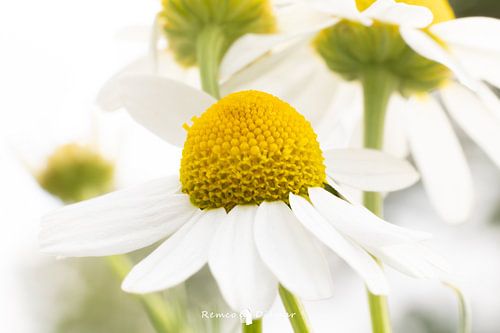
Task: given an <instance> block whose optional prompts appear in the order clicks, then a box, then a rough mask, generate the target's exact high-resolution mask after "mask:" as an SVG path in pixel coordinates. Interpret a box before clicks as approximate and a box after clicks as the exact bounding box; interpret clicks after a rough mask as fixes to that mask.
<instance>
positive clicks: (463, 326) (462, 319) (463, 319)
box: [445, 283, 472, 333]
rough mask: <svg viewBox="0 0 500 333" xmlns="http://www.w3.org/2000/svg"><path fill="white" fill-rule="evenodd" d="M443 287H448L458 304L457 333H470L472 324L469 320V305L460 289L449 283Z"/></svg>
mask: <svg viewBox="0 0 500 333" xmlns="http://www.w3.org/2000/svg"><path fill="white" fill-rule="evenodd" d="M445 286H447V287H449V288H450V289H451V290H453V292H454V293H455V296H456V297H457V302H458V333H470V332H471V331H472V324H471V319H470V309H469V304H468V302H467V300H466V298H465V296H464V294H463V293H462V291H461V290H460V288H458V287H456V286H454V285H452V284H451V283H445Z"/></svg>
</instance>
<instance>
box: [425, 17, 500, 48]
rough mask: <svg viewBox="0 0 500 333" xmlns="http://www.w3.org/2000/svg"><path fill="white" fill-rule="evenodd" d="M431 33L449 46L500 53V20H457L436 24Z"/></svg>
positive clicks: (467, 18) (485, 18) (482, 18)
mask: <svg viewBox="0 0 500 333" xmlns="http://www.w3.org/2000/svg"><path fill="white" fill-rule="evenodd" d="M430 31H431V32H432V33H434V34H435V35H436V36H437V37H439V38H440V39H442V40H443V41H444V42H445V43H447V44H452V45H460V46H464V47H467V48H470V49H476V50H485V51H486V50H490V51H495V52H500V43H498V36H500V20H499V19H496V18H490V17H463V18H457V19H454V20H450V21H445V22H441V23H438V24H434V25H432V27H430Z"/></svg>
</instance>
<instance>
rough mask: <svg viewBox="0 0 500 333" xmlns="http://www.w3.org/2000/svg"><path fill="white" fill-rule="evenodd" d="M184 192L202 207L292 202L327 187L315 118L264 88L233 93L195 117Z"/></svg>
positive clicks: (187, 147) (184, 161)
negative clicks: (290, 199)
mask: <svg viewBox="0 0 500 333" xmlns="http://www.w3.org/2000/svg"><path fill="white" fill-rule="evenodd" d="M180 178H181V183H182V190H183V192H185V193H187V194H189V196H190V198H191V202H192V203H193V204H194V205H196V206H198V207H200V208H202V209H205V208H219V207H224V208H225V209H226V210H230V209H232V208H233V207H234V206H236V205H245V204H260V203H261V202H263V201H277V200H280V201H284V202H288V196H289V193H290V192H292V193H295V194H300V195H307V188H309V187H315V186H323V183H324V182H325V179H326V174H325V166H324V164H323V155H322V152H321V149H320V147H319V144H318V141H317V139H316V134H315V133H314V131H313V129H312V127H311V125H310V123H309V122H308V121H307V120H306V119H305V118H304V117H303V116H302V115H301V114H299V113H298V112H297V111H296V110H295V109H294V108H293V107H291V106H290V105H289V104H287V103H285V102H283V101H281V100H280V99H278V98H276V97H274V96H272V95H269V94H266V93H263V92H259V91H243V92H238V93H233V94H231V95H228V96H226V97H224V98H223V99H221V100H220V101H218V102H217V103H215V104H214V105H212V106H211V107H210V108H208V110H206V111H205V112H204V113H203V114H202V115H201V116H200V117H199V118H195V119H194V120H193V125H192V126H191V127H190V128H188V135H187V139H186V142H185V144H184V150H183V152H182V160H181V170H180Z"/></svg>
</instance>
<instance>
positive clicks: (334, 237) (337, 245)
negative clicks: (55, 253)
mask: <svg viewBox="0 0 500 333" xmlns="http://www.w3.org/2000/svg"><path fill="white" fill-rule="evenodd" d="M290 205H291V207H292V211H293V213H294V215H295V216H296V217H297V219H298V220H299V221H300V222H301V223H302V225H303V226H304V227H305V228H306V229H307V230H309V231H310V232H311V233H312V234H313V235H315V236H316V237H317V238H318V239H319V240H320V241H321V242H323V243H324V244H325V245H326V246H327V247H329V248H330V249H331V250H332V251H334V252H335V253H336V254H337V255H338V256H340V257H341V258H342V259H344V260H345V261H346V262H347V263H348V264H349V265H350V266H351V267H352V268H353V269H354V270H355V271H356V272H357V273H358V274H359V275H360V276H361V277H362V278H363V280H364V281H365V283H366V285H367V287H368V289H370V291H371V292H372V293H374V294H376V295H383V294H387V292H388V290H389V286H388V284H387V280H386V278H385V275H384V272H383V271H382V269H381V268H380V267H379V266H378V264H377V263H376V262H375V260H374V259H373V258H372V257H371V256H370V254H368V253H367V252H366V251H365V250H364V249H363V248H361V247H360V246H359V245H358V244H356V243H355V242H353V241H351V240H350V239H347V238H345V237H343V236H342V235H341V234H340V233H338V231H337V230H335V228H334V227H333V226H332V225H331V224H330V223H328V222H327V221H326V220H325V219H324V218H323V216H321V215H320V214H319V213H318V211H316V209H315V208H314V207H313V206H312V205H311V204H310V203H309V202H308V201H307V200H306V199H304V198H303V197H301V196H297V195H294V194H290Z"/></svg>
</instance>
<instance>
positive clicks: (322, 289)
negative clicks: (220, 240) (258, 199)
mask: <svg viewBox="0 0 500 333" xmlns="http://www.w3.org/2000/svg"><path fill="white" fill-rule="evenodd" d="M255 242H256V245H257V250H258V251H259V253H260V256H261V257H262V260H263V261H264V262H265V263H266V265H267V266H268V267H269V269H270V270H271V271H272V272H273V273H274V275H275V276H276V277H277V278H278V280H279V281H280V283H281V284H283V286H285V288H287V289H289V290H290V291H292V292H293V293H294V294H296V295H298V296H299V297H301V298H304V299H310V300H317V299H323V298H327V297H330V296H332V292H333V288H332V279H331V273H330V270H329V268H328V262H327V261H326V259H325V256H324V254H323V252H322V250H321V248H320V247H319V244H318V243H317V241H316V240H315V239H314V238H313V237H312V236H311V235H310V233H309V232H308V231H307V230H306V229H304V227H303V226H302V225H301V224H300V223H299V221H297V219H296V218H295V216H294V215H293V213H292V211H291V210H290V208H289V207H288V206H287V205H286V204H285V203H284V202H282V201H274V202H263V203H261V204H260V206H259V209H258V210H257V216H256V219H255Z"/></svg>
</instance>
